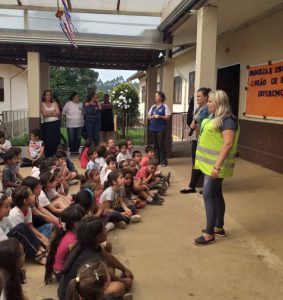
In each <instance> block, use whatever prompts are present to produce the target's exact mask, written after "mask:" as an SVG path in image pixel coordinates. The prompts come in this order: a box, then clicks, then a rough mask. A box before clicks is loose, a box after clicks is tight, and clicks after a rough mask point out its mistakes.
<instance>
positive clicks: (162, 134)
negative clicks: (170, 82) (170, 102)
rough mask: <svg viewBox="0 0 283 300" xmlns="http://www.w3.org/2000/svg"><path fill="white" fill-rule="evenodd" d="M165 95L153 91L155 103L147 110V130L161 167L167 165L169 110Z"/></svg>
mask: <svg viewBox="0 0 283 300" xmlns="http://www.w3.org/2000/svg"><path fill="white" fill-rule="evenodd" d="M165 99H166V97H165V94H164V93H163V92H161V91H156V93H155V104H154V105H153V106H152V107H151V108H150V110H149V112H148V119H149V132H150V135H151V137H152V141H153V145H154V151H155V156H156V158H157V159H158V162H159V164H161V165H162V166H163V167H166V166H167V165H168V161H167V156H166V148H165V138H166V122H167V121H168V120H169V119H170V116H171V112H170V110H169V108H168V106H167V105H166V104H164V101H165Z"/></svg>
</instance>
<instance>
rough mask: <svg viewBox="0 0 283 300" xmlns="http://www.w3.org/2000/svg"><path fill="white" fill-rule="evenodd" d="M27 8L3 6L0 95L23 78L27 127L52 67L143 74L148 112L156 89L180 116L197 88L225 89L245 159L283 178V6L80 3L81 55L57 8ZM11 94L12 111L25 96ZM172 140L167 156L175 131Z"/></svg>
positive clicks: (196, 0) (180, 0) (188, 0)
mask: <svg viewBox="0 0 283 300" xmlns="http://www.w3.org/2000/svg"><path fill="white" fill-rule="evenodd" d="M22 2H23V5H22V6H17V3H16V1H15V3H11V2H10V1H5V0H0V13H1V14H2V18H1V19H0V49H1V51H0V63H1V64H5V65H6V66H5V68H7V69H9V68H10V69H11V68H14V69H13V72H11V73H9V74H10V75H9V76H8V75H7V78H8V80H5V81H6V82H4V83H3V82H2V83H1V80H0V89H3V87H5V89H7V90H9V89H10V85H13V84H14V83H15V81H16V80H18V81H20V80H21V78H25V77H26V80H27V88H26V94H27V101H28V102H27V103H28V111H29V112H28V113H29V126H30V128H34V127H37V126H38V124H39V122H40V114H39V101H38V100H39V99H40V94H41V92H42V90H43V89H45V88H47V87H49V78H48V77H49V66H50V65H57V66H77V67H89V68H96V69H99V68H104V69H105V68H109V69H130V70H138V72H137V74H135V76H132V78H130V79H131V80H132V79H134V78H138V79H139V80H140V83H141V89H140V98H141V110H142V112H144V113H146V112H147V111H148V109H149V107H150V106H151V105H152V104H153V103H154V92H155V90H157V89H160V90H163V91H164V92H165V94H166V96H167V104H168V105H169V107H170V108H171V110H172V111H173V112H174V113H178V112H179V113H182V112H186V111H187V109H188V102H189V99H190V97H191V96H192V95H194V92H195V90H197V89H198V88H199V87H202V86H206V87H210V88H212V89H215V88H218V89H224V90H225V91H226V92H227V93H228V95H229V97H230V102H231V107H232V109H233V112H234V114H235V115H236V116H238V118H239V122H240V126H241V135H240V141H239V155H240V157H242V158H244V159H247V160H249V161H252V162H254V163H256V164H260V165H263V166H265V167H268V168H271V169H273V170H275V171H278V172H283V141H282V136H283V126H282V125H283V124H282V120H283V54H282V49H283V39H282V37H283V32H282V28H283V3H282V0H269V1H265V0H253V1H244V0H237V1H235V0H170V1H165V0H158V1H151V2H149V1H143V2H140V1H137V0H131V1H128V0H127V1H126V0H123V1H109V2H107V1H99V2H97V1H80V2H79V3H77V2H76V3H75V2H74V3H73V11H72V14H73V19H74V23H75V24H76V26H77V29H78V31H79V34H78V35H77V36H76V37H75V42H76V44H77V46H78V48H74V47H72V46H70V45H69V43H68V40H67V39H66V37H65V36H64V34H63V33H62V32H61V31H60V26H58V20H56V18H55V17H54V11H56V3H55V2H56V1H54V3H53V2H52V1H38V3H37V5H35V4H34V1H28V0H25V1H22ZM110 2H111V3H110ZM112 2H113V3H112ZM122 17H123V19H122ZM12 64H13V65H17V67H14V66H12V67H11V65H12ZM19 67H22V68H24V69H19ZM10 69H9V70H10ZM18 69H19V71H17V70H18ZM26 69H27V71H25V70H26ZM0 70H1V68H0ZM6 73H7V72H6ZM17 73H19V74H20V75H18V76H16V78H15V79H14V80H13V79H11V77H13V76H14V75H16V74H17ZM0 77H1V73H0ZM2 77H3V76H2ZM9 78H10V79H11V80H10V79H9ZM21 90H22V91H23V93H25V88H24V87H23V88H22V89H21ZM16 92H17V93H19V92H20V89H18V91H16ZM16 92H15V93H16ZM7 93H8V92H7ZM7 95H8V98H9V97H10V98H11V99H13V98H14V99H16V100H11V101H10V103H11V104H10V107H12V109H15V108H16V107H15V105H16V104H15V105H14V103H19V102H20V101H19V100H18V99H20V95H19V96H18V95H16V96H13V92H11V91H10V90H9V94H7ZM167 138H168V142H167V143H166V145H167V147H168V150H169V152H170V150H171V147H172V124H168V137H167Z"/></svg>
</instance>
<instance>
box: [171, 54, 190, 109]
mask: <svg viewBox="0 0 283 300" xmlns="http://www.w3.org/2000/svg"><path fill="white" fill-rule="evenodd" d="M174 63H175V74H174V76H181V77H182V79H183V81H182V103H181V104H173V112H187V110H188V104H189V100H188V97H189V73H190V72H193V71H194V70H195V50H194V49H193V50H188V51H186V53H185V54H179V55H176V56H175V57H174Z"/></svg>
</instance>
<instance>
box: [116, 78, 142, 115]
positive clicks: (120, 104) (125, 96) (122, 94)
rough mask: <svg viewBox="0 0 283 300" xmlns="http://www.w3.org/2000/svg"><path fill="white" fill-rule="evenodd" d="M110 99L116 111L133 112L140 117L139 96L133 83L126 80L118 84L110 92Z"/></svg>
mask: <svg viewBox="0 0 283 300" xmlns="http://www.w3.org/2000/svg"><path fill="white" fill-rule="evenodd" d="M110 99H111V103H112V104H113V107H114V110H115V112H116V113H124V114H125V113H127V114H133V116H136V117H138V114H139V110H138V105H139V97H138V93H137V91H136V89H135V87H134V86H133V85H132V84H131V83H128V82H124V83H120V84H118V85H116V86H115V87H114V88H113V89H112V91H111V93H110Z"/></svg>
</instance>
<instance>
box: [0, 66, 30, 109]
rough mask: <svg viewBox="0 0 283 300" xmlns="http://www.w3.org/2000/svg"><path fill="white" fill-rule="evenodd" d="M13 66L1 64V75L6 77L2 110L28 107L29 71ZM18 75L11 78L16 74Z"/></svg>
mask: <svg viewBox="0 0 283 300" xmlns="http://www.w3.org/2000/svg"><path fill="white" fill-rule="evenodd" d="M21 72H23V70H22V69H20V68H18V67H16V66H13V65H6V64H0V77H2V78H4V102H0V111H1V112H2V111H5V110H20V109H27V108H28V97H27V72H23V73H21ZM16 74H19V75H18V76H16V77H14V78H13V79H11V78H12V77H13V76H14V75H16Z"/></svg>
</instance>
